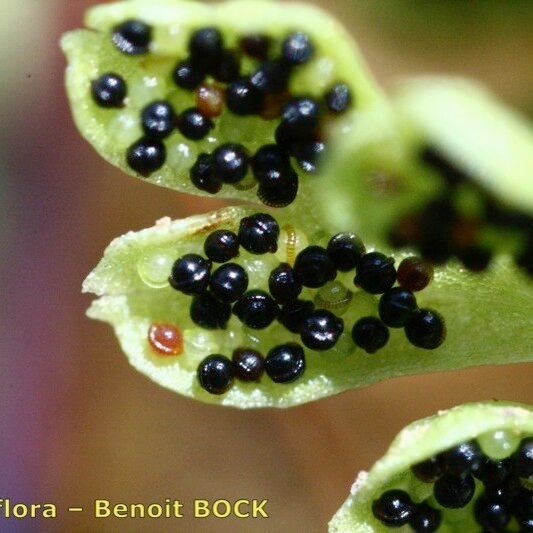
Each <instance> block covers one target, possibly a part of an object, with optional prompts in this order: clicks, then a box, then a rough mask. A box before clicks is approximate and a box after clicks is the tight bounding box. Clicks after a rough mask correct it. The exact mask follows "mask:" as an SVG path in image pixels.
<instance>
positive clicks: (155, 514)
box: [148, 503, 163, 518]
mask: <svg viewBox="0 0 533 533" xmlns="http://www.w3.org/2000/svg"><path fill="white" fill-rule="evenodd" d="M162 514H163V508H162V507H161V506H160V505H159V504H157V503H152V504H151V505H149V506H148V516H149V517H150V518H159V517H160V516H161V515H162Z"/></svg>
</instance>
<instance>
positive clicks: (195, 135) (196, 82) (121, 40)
mask: <svg viewBox="0 0 533 533" xmlns="http://www.w3.org/2000/svg"><path fill="white" fill-rule="evenodd" d="M151 35H152V28H151V27H150V26H149V25H147V24H145V23H143V22H141V21H137V20H128V21H126V22H124V23H122V24H120V25H118V26H116V27H115V28H114V30H113V33H112V40H113V43H114V44H115V45H116V47H117V48H118V49H119V50H120V51H121V52H123V53H125V54H129V55H137V54H146V53H148V52H149V49H150V43H151ZM239 48H240V49H239V50H228V49H225V48H224V42H223V38H222V35H221V33H220V31H219V30H218V29H216V28H214V27H206V28H201V29H199V30H197V31H195V32H193V33H192V35H191V37H190V40H189V57H188V58H187V59H185V60H184V61H181V62H179V63H178V65H177V66H176V67H175V70H174V72H173V79H174V82H175V83H176V85H177V86H178V87H181V88H182V89H186V90H189V91H195V99H196V106H195V107H190V108H188V109H185V110H183V111H181V112H180V113H179V114H177V113H176V112H175V110H174V109H173V108H172V105H171V104H170V103H169V102H168V101H164V100H161V101H156V102H152V103H150V104H149V105H147V106H146V107H145V108H144V109H143V110H142V112H141V117H140V120H141V125H142V128H143V130H144V137H143V138H142V139H140V140H139V141H137V142H135V143H134V144H133V145H132V146H131V147H130V148H129V149H128V151H127V156H126V158H127V162H128V165H129V166H130V167H131V168H132V169H133V170H134V171H136V172H137V173H139V174H141V175H142V176H149V175H150V174H152V173H153V172H155V171H157V170H158V169H160V168H161V167H162V166H163V165H164V163H165V160H166V148H165V144H164V142H163V140H164V139H165V138H167V137H168V136H169V135H170V134H171V133H172V132H173V131H174V130H175V129H176V128H177V129H178V130H179V131H180V133H181V134H182V135H183V136H184V137H185V138H187V139H190V140H192V141H199V140H201V139H203V138H205V137H206V136H207V135H208V133H209V132H210V130H211V129H212V128H213V127H214V120H215V118H216V117H218V116H219V115H220V114H221V113H222V111H223V109H224V105H225V106H226V108H227V109H228V110H229V111H230V112H231V113H233V114H234V115H238V116H245V115H247V116H250V115H257V116H258V117H260V118H263V119H264V120H273V119H280V122H279V125H278V126H277V128H276V130H275V139H274V138H273V139H272V143H273V144H269V145H266V146H264V147H262V148H260V149H259V152H257V153H256V154H255V156H254V157H251V154H250V153H249V152H248V150H247V149H246V147H245V146H243V145H241V144H237V143H231V142H230V143H225V144H222V145H220V146H218V147H217V148H216V149H215V150H214V151H213V152H212V153H210V154H208V153H201V154H200V155H199V156H198V159H197V160H196V162H195V164H194V165H193V166H192V168H191V169H190V179H191V181H192V183H193V184H194V186H195V187H197V188H198V189H200V190H203V191H206V192H209V193H211V194H215V193H217V192H219V191H220V189H221V188H222V185H223V184H232V185H234V186H236V187H238V186H239V183H240V182H242V180H243V179H244V178H245V176H246V175H247V173H248V172H249V170H250V169H251V171H252V173H253V176H254V178H255V180H256V181H257V183H258V190H257V196H258V197H259V199H260V200H261V201H262V202H263V203H264V204H266V205H268V206H271V207H283V206H286V205H289V204H290V203H292V202H293V200H294V199H295V198H296V194H297V191H298V174H297V173H296V172H295V170H294V169H293V167H292V166H291V162H290V157H291V156H293V157H295V159H296V161H297V162H298V164H299V166H300V167H301V168H302V169H303V170H304V171H305V172H314V171H315V170H316V166H317V162H318V158H319V156H320V155H321V154H322V152H323V151H324V149H325V144H324V139H323V135H322V132H321V123H322V117H323V115H324V109H323V107H325V108H326V109H327V111H328V112H329V113H330V114H338V113H341V112H343V111H345V110H346V109H347V108H348V107H349V106H350V105H351V100H352V98H351V93H350V90H349V88H348V86H347V85H346V84H345V83H336V84H335V85H333V86H332V87H331V88H330V89H329V90H328V91H327V92H326V94H325V95H324V102H323V104H322V103H321V102H319V101H317V100H316V99H313V98H310V97H307V96H298V97H292V96H291V94H289V92H288V85H289V80H290V77H291V74H292V73H293V71H294V69H296V68H297V67H298V66H300V65H303V64H305V63H307V62H308V61H309V59H310V58H311V57H312V56H313V53H314V49H313V45H312V43H311V41H310V40H309V38H308V36H307V35H305V34H304V33H301V32H297V33H293V34H291V35H288V36H287V37H286V38H285V39H284V41H283V42H282V44H281V50H280V55H279V56H278V57H272V50H271V49H272V42H271V39H270V38H269V37H268V36H266V35H248V36H245V37H243V38H242V39H241V40H240V43H239ZM241 54H245V55H246V56H248V57H249V58H251V59H252V60H257V65H256V69H255V70H254V71H253V72H252V73H251V74H249V75H247V76H243V75H242V73H241ZM92 94H93V99H94V100H95V101H96V103H97V104H98V105H99V106H101V107H122V106H123V105H124V102H125V99H126V96H127V87H126V82H125V80H124V79H123V78H122V77H121V76H120V75H118V74H116V73H105V74H103V75H102V76H100V77H99V78H98V79H96V80H94V81H93V83H92ZM274 143H275V144H274Z"/></svg>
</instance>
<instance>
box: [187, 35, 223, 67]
mask: <svg viewBox="0 0 533 533" xmlns="http://www.w3.org/2000/svg"><path fill="white" fill-rule="evenodd" d="M223 46H224V45H223V41H222V35H221V33H220V31H219V30H218V29H217V28H214V27H206V28H201V29H199V30H196V31H195V32H194V33H193V34H192V35H191V37H190V40H189V53H190V54H191V58H192V59H193V60H194V61H195V62H196V63H201V64H203V65H205V66H206V67H207V68H213V67H214V66H215V65H216V64H217V63H218V62H219V61H220V59H221V57H222V50H223Z"/></svg>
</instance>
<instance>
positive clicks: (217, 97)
mask: <svg viewBox="0 0 533 533" xmlns="http://www.w3.org/2000/svg"><path fill="white" fill-rule="evenodd" d="M196 106H197V107H198V109H199V110H200V111H201V112H202V114H203V115H205V116H206V117H209V118H214V117H218V116H219V115H220V114H221V113H222V109H223V107H224V90H223V89H222V88H221V87H219V86H217V85H207V84H206V85H201V86H200V87H198V89H197V90H196Z"/></svg>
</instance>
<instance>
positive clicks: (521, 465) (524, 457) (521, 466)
mask: <svg viewBox="0 0 533 533" xmlns="http://www.w3.org/2000/svg"><path fill="white" fill-rule="evenodd" d="M514 467H515V471H516V473H517V474H518V475H519V476H520V477H529V476H533V437H528V438H527V439H524V440H523V441H522V442H521V444H520V448H518V450H517V452H516V454H515V456H514Z"/></svg>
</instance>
